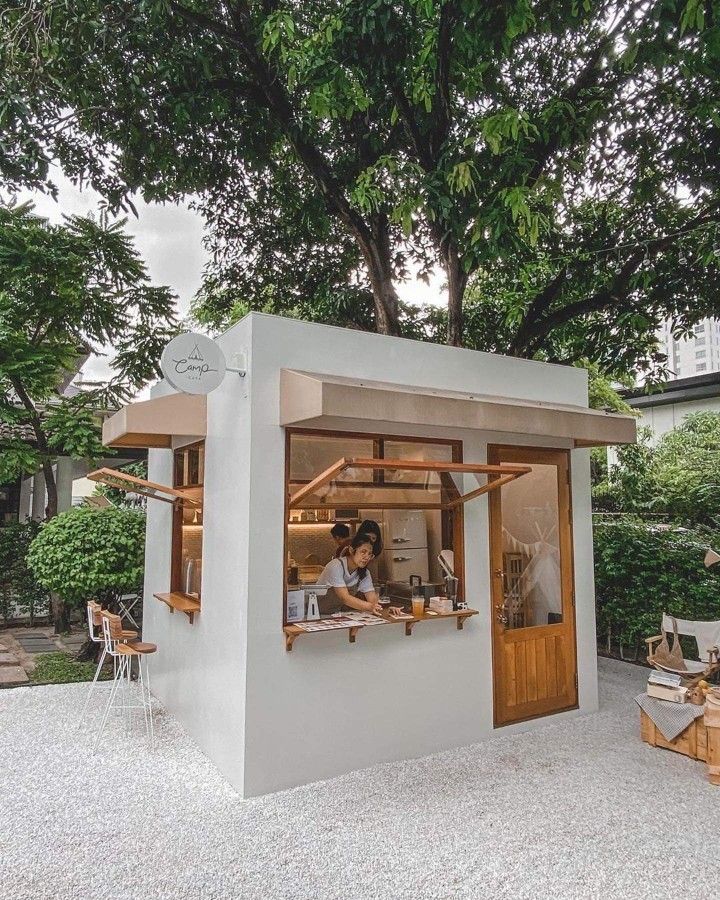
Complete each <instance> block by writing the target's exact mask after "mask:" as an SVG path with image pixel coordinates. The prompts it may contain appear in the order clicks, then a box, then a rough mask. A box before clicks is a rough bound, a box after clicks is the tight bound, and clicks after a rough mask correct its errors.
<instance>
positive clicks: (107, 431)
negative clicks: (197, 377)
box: [103, 394, 207, 447]
mask: <svg viewBox="0 0 720 900" xmlns="http://www.w3.org/2000/svg"><path fill="white" fill-rule="evenodd" d="M206 432H207V398H206V397H204V396H202V395H197V394H168V395H167V396H166V397H155V398H154V399H152V400H141V401H139V402H138V403H128V405H127V406H123V408H122V409H119V410H118V411H117V412H116V413H115V415H113V416H110V417H109V418H108V419H106V420H105V421H104V422H103V444H105V446H106V447H171V446H172V438H173V436H174V435H178V436H179V435H182V436H187V437H195V438H204V437H205V434H206Z"/></svg>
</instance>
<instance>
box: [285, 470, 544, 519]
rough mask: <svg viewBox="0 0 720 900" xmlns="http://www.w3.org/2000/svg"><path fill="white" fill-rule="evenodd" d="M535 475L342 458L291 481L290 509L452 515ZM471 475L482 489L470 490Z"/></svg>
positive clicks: (524, 471)
mask: <svg viewBox="0 0 720 900" xmlns="http://www.w3.org/2000/svg"><path fill="white" fill-rule="evenodd" d="M530 471H531V469H530V467H529V466H520V465H498V466H491V465H485V464H481V463H455V462H429V461H425V460H410V459H362V458H354V457H352V458H350V457H342V458H341V459H338V460H337V461H336V462H335V463H333V464H332V465H331V466H329V467H328V468H327V469H325V471H324V472H321V473H320V475H318V476H317V477H316V478H313V479H312V480H311V481H308V482H306V483H304V484H298V483H297V482H295V483H293V482H292V481H291V482H290V500H289V506H290V509H336V508H338V507H343V506H347V507H358V508H362V509H441V510H443V509H444V510H450V509H454V508H455V507H458V506H461V505H462V504H464V503H467V502H468V500H473V499H474V498H475V497H480V496H482V495H483V494H486V493H488V491H492V490H497V489H498V488H500V487H502V486H503V485H504V484H507V483H508V482H510V481H514V480H515V479H516V478H520V477H521V476H522V475H526V474H527V473H528V472H530ZM469 476H470V477H471V476H474V477H475V479H476V481H477V486H473V487H471V488H470V489H469V490H468V486H467V484H466V480H467V479H468V477H469ZM481 478H482V479H483V481H482V482H481Z"/></svg>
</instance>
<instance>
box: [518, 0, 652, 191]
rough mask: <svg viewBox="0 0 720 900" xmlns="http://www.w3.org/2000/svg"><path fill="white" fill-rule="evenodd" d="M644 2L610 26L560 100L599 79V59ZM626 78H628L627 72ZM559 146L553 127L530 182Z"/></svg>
mask: <svg viewBox="0 0 720 900" xmlns="http://www.w3.org/2000/svg"><path fill="white" fill-rule="evenodd" d="M646 2H647V0H638V2H636V3H634V4H633V5H632V6H631V7H630V8H629V9H628V10H627V11H626V12H625V15H623V16H622V17H621V19H620V20H619V21H618V22H617V23H615V24H614V25H613V26H612V27H611V28H610V30H609V31H608V32H607V33H606V34H605V36H604V37H603V38H602V39H601V40H600V41H599V42H598V44H597V46H596V47H595V49H594V50H593V52H592V53H591V54H590V57H589V58H588V60H587V62H586V63H585V66H584V68H583V69H582V70H581V72H580V74H579V75H578V77H577V78H576V79H575V81H574V83H573V84H572V86H571V87H570V88H569V89H568V90H567V91H566V92H565V93H564V94H562V95H561V97H560V99H561V100H564V101H565V102H567V103H571V104H574V103H575V102H576V101H577V99H578V97H579V96H580V94H581V93H582V92H583V91H587V90H589V89H590V88H591V87H594V86H596V85H597V83H598V82H599V80H600V75H601V74H602V73H603V72H604V71H605V70H604V69H603V68H602V66H600V65H599V63H600V61H601V60H602V58H603V55H604V54H605V52H606V51H607V50H608V49H609V47H610V46H611V45H612V43H613V41H614V40H615V38H616V37H617V35H618V34H619V33H620V31H621V30H622V29H623V28H624V27H625V25H627V23H628V22H629V21H630V20H631V19H632V18H633V16H634V15H635V13H636V12H638V11H639V10H640V9H642V7H643V6H644V5H646ZM627 78H628V79H629V78H630V73H629V72H628V73H627ZM559 146H560V131H559V129H555V133H554V135H553V136H552V137H551V138H550V139H549V140H548V141H546V142H545V144H544V145H543V146H542V148H541V151H540V156H539V157H538V158H537V159H536V160H535V162H534V164H533V166H532V168H531V169H530V172H529V173H528V176H527V178H528V182H529V183H530V184H535V182H536V181H537V180H538V179H539V178H540V175H541V174H542V172H543V170H544V169H545V166H546V165H547V163H548V161H549V159H550V158H551V156H552V155H553V154H554V153H555V151H556V150H557V149H558V148H559Z"/></svg>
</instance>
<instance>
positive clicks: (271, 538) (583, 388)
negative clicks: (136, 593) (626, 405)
mask: <svg viewBox="0 0 720 900" xmlns="http://www.w3.org/2000/svg"><path fill="white" fill-rule="evenodd" d="M216 344H217V345H218V346H219V347H220V348H221V350H222V351H223V354H224V357H225V358H226V359H227V360H228V361H229V362H230V363H231V364H233V363H234V364H235V365H236V366H239V367H240V368H243V369H244V370H246V374H244V375H241V374H239V373H238V372H237V371H231V370H229V371H228V372H227V374H226V375H225V377H224V378H223V377H222V371H219V372H213V371H212V370H213V369H220V370H222V368H223V367H222V365H219V364H216V363H215V362H214V361H213V359H208V354H207V348H206V349H205V350H204V349H203V347H202V346H199V347H195V346H191V345H190V344H188V347H187V350H186V351H185V352H184V353H181V354H180V355H179V356H178V357H177V358H176V359H174V363H175V364H176V369H177V371H178V372H184V373H185V375H186V376H187V374H188V373H190V375H191V377H192V376H193V374H194V376H195V377H196V378H197V379H198V380H202V379H203V378H206V377H207V378H214V380H215V383H217V385H218V386H217V387H216V388H215V389H214V390H212V391H211V392H209V393H207V395H203V394H197V395H192V394H184V393H179V392H177V391H175V390H174V389H173V388H172V387H171V386H170V384H169V383H168V381H163V382H161V383H159V384H158V385H157V386H156V387H155V388H154V390H153V392H152V399H151V400H148V401H145V402H140V403H134V404H130V405H129V406H127V407H125V408H124V409H122V410H121V411H120V412H118V413H117V414H116V415H115V416H113V417H112V418H111V419H109V420H108V421H107V422H106V424H105V428H104V439H105V442H106V443H107V444H108V445H110V446H113V447H128V446H130V447H132V446H145V447H150V448H151V449H150V453H149V474H148V482H146V483H144V484H142V485H137V484H136V485H134V487H133V486H132V485H131V486H130V487H129V488H128V489H140V490H145V491H146V492H147V493H149V494H150V495H151V496H153V497H154V498H155V499H154V500H151V501H150V502H148V525H147V557H146V571H145V597H144V621H143V637H144V639H146V640H149V641H153V642H156V643H157V645H158V652H157V654H155V655H154V656H153V658H152V660H151V678H152V688H153V692H154V693H155V695H156V696H157V697H158V698H159V699H160V700H161V701H162V703H163V704H164V705H165V706H166V707H167V709H168V710H170V711H171V712H172V713H173V715H175V716H176V717H177V718H178V719H179V720H180V721H181V722H182V724H183V725H184V727H185V728H186V729H187V731H188V732H189V733H190V734H191V735H192V736H193V738H194V739H195V740H196V741H197V743H198V744H199V746H200V747H201V748H202V749H203V750H204V752H205V753H206V754H207V755H208V756H209V757H210V758H211V759H212V760H213V762H214V763H215V764H216V765H217V766H218V767H219V769H220V770H221V771H222V772H223V773H224V774H225V775H226V777H227V778H228V779H229V781H230V782H231V783H232V784H233V785H234V786H235V787H236V788H237V790H238V791H239V792H240V793H241V794H242V795H243V796H246V797H250V796H254V795H259V794H264V793H267V792H270V791H276V790H280V789H283V788H288V787H291V786H294V785H299V784H304V783H308V782H312V781H316V780H319V779H324V778H329V777H332V776H335V775H339V774H341V773H345V772H348V771H351V770H353V769H359V768H364V767H366V766H370V765H372V764H374V763H379V762H386V761H392V760H398V759H405V758H409V757H418V756H422V755H425V754H430V753H434V752H436V751H440V750H447V749H450V748H453V747H459V746H462V745H466V744H470V743H473V742H476V741H481V740H485V739H487V738H490V737H492V735H493V734H494V733H496V729H498V728H510V729H522V730H527V729H532V728H534V727H536V726H537V725H538V724H541V719H540V717H543V716H547V715H556V716H562V717H573V716H578V715H582V714H586V713H590V712H593V711H594V710H596V709H597V703H598V700H597V671H596V649H595V618H594V590H593V552H592V533H591V510H590V464H589V450H588V449H587V448H588V447H590V446H593V445H611V444H617V443H629V442H633V441H634V440H635V421H634V419H632V418H631V417H626V416H618V415H613V414H609V413H604V412H598V411H594V410H589V409H588V405H587V403H588V398H587V376H586V373H585V371H584V370H582V369H577V368H570V367H563V366H556V365H548V364H544V363H540V362H532V361H527V360H522V359H515V358H507V357H502V356H498V355H493V354H487V353H478V352H474V351H470V350H462V349H457V348H451V347H446V346H439V345H434V344H425V343H419V342H414V341H409V340H405V339H400V338H391V337H385V336H381V335H377V334H368V333H362V332H357V331H350V330H344V329H340V328H334V327H328V326H323V325H315V324H308V323H304V322H300V321H296V320H291V319H282V318H276V317H272V316H267V315H262V314H257V313H252V314H250V315H248V316H247V317H246V318H244V319H243V320H242V321H241V322H239V323H238V324H237V325H235V326H234V327H232V328H231V329H229V330H228V331H227V332H226V333H225V334H223V335H222V336H220V337H219V338H218V339H217V342H216ZM210 356H212V353H211V354H210ZM198 390H203V389H202V388H198ZM98 477H99V478H100V479H101V480H102V479H103V478H104V479H106V480H109V481H113V480H116V476H113V475H112V473H111V472H108V471H107V470H105V471H104V473H103V474H101V475H99V476H98ZM163 499H164V500H167V501H169V502H157V501H160V500H163ZM367 519H372V520H373V521H374V522H376V523H378V526H379V533H380V534H381V536H382V546H383V550H382V552H380V553H378V555H377V558H376V559H375V560H374V561H373V563H372V564H371V566H370V567H369V569H370V571H371V574H372V576H373V578H374V581H375V584H376V586H378V585H379V586H380V588H379V593H382V594H384V595H387V596H388V597H390V603H391V605H392V606H394V607H396V608H397V609H399V608H400V607H403V611H402V612H399V613H398V617H397V618H393V617H392V615H391V614H389V613H386V612H385V613H383V617H377V616H375V617H373V616H370V615H369V614H367V613H358V612H352V611H351V612H349V613H348V612H344V613H341V614H340V615H335V616H330V615H322V614H321V618H320V619H319V620H318V619H311V620H310V621H308V620H306V618H305V616H306V611H305V608H304V606H303V603H300V607H299V609H298V607H297V604H296V603H295V604H294V603H291V600H293V601H294V600H297V598H298V597H300V598H303V597H304V596H309V595H311V594H312V593H313V591H312V589H311V588H306V587H305V585H307V584H313V583H315V582H316V580H317V578H318V575H319V573H320V571H321V570H322V567H323V565H324V564H325V563H326V562H327V561H328V560H329V559H330V558H331V557H332V556H333V554H334V552H335V545H334V544H333V543H332V539H331V537H330V530H331V528H332V526H333V524H335V523H343V524H346V525H347V526H348V530H349V531H350V534H351V535H352V534H353V533H354V532H355V531H357V530H358V528H359V527H360V524H359V523H360V522H361V521H362V520H367ZM441 551H445V553H444V554H443V559H444V562H445V565H444V566H443V565H441V563H440V562H439V559H438V557H439V556H440V554H441ZM450 551H452V552H450ZM448 565H449V566H450V567H451V568H452V570H453V574H454V576H455V577H456V578H457V579H458V584H459V586H458V595H459V602H458V604H457V605H458V606H459V608H458V609H453V608H451V607H450V605H449V603H448V601H445V600H443V601H438V600H433V601H430V600H428V601H427V603H426V604H425V605H426V612H425V613H424V614H422V615H413V614H411V613H410V610H409V603H410V597H411V594H413V593H415V595H416V599H417V596H423V597H431V596H432V597H437V596H439V595H442V593H443V585H444V584H446V583H447V579H445V578H444V576H445V575H446V573H447V568H448ZM418 582H421V585H420V587H418ZM320 593H321V592H320ZM312 599H313V600H314V597H313V598H312ZM438 610H439V611H440V612H439V614H436V615H433V613H434V612H436V611H438ZM374 624H376V625H379V626H381V627H371V626H372V625H374Z"/></svg>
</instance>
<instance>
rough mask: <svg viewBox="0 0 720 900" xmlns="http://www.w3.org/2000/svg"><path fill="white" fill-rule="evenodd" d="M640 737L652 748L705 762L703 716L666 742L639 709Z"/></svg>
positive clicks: (653, 724)
mask: <svg viewBox="0 0 720 900" xmlns="http://www.w3.org/2000/svg"><path fill="white" fill-rule="evenodd" d="M640 737H641V738H642V739H643V740H644V741H645V743H646V744H650V746H652V747H663V748H664V749H665V750H674V751H675V753H682V755H683V756H689V757H690V758H691V759H701V760H703V762H707V757H708V740H707V729H706V728H705V720H704V718H703V716H700V717H699V718H697V719H695V721H694V722H693V723H692V724H691V725H688V727H687V728H686V729H685V731H683V732H682V734H679V735H678V736H677V737H676V738H675V739H674V740H672V741H666V740H665V738H664V737H663V736H662V734H661V732H660V731H658V729H657V727H656V725H655V723H654V722H653V720H652V719H651V718H650V717H649V716H648V715H647V714H646V713H645V712H643V710H642V709H641V710H640Z"/></svg>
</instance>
